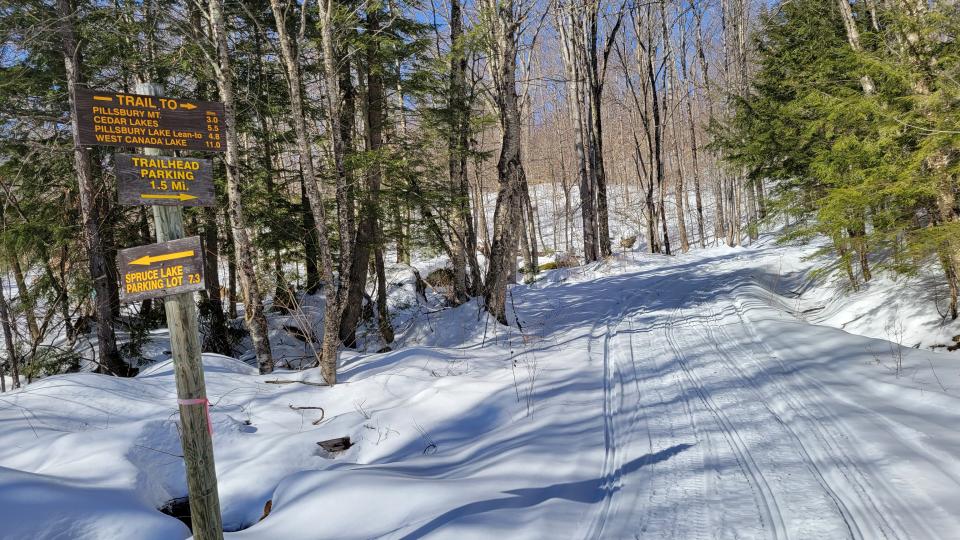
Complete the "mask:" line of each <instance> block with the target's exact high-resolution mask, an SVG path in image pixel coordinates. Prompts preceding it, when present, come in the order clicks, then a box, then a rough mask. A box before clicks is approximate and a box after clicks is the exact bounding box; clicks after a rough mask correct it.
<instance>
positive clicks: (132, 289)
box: [117, 236, 204, 302]
mask: <svg viewBox="0 0 960 540" xmlns="http://www.w3.org/2000/svg"><path fill="white" fill-rule="evenodd" d="M117 259H118V260H119V263H120V280H121V282H120V301H121V302H137V301H140V300H146V299H147V298H160V297H163V296H170V295H172V294H179V293H184V292H190V291H199V290H201V289H203V287H204V280H203V250H202V249H201V248H200V237H199V236H191V237H189V238H181V239H179V240H171V241H169V242H161V243H159V244H150V245H148V246H138V247H135V248H130V249H124V250H121V251H120V252H119V254H118V255H117Z"/></svg>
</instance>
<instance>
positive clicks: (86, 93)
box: [76, 88, 227, 152]
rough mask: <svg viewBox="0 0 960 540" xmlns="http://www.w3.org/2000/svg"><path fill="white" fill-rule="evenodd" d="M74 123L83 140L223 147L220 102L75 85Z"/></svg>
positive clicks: (203, 148) (97, 143) (214, 149)
mask: <svg viewBox="0 0 960 540" xmlns="http://www.w3.org/2000/svg"><path fill="white" fill-rule="evenodd" d="M76 102H77V124H78V125H79V127H80V144H83V145H85V146H87V145H89V146H138V147H142V148H165V149H170V150H201V151H206V152H224V151H226V146H227V145H226V142H225V141H224V140H222V139H221V132H220V130H221V129H222V128H221V126H223V119H224V112H223V103H219V102H215V101H193V100H186V99H175V98H168V97H159V96H145V95H139V94H120V93H116V92H96V91H92V90H87V89H82V88H77V90H76Z"/></svg>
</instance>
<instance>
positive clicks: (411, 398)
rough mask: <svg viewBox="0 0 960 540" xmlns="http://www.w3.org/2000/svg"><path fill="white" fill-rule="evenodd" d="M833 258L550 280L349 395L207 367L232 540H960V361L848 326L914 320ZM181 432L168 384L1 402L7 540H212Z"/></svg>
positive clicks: (78, 387) (411, 353)
mask: <svg viewBox="0 0 960 540" xmlns="http://www.w3.org/2000/svg"><path fill="white" fill-rule="evenodd" d="M811 252H812V251H811V248H802V249H801V248H789V247H780V246H776V245H774V244H773V243H772V242H771V241H769V240H764V241H761V242H759V243H758V244H757V245H755V246H752V247H749V248H738V249H729V248H712V249H706V250H700V251H698V252H695V253H690V254H686V255H682V256H677V257H662V256H653V255H645V254H639V253H627V254H621V255H617V256H615V257H612V258H610V259H608V260H606V261H604V262H601V263H596V264H593V265H588V266H585V267H580V268H573V269H563V270H557V271H552V272H548V273H544V274H542V275H541V277H540V279H539V280H538V281H536V282H535V283H534V284H532V285H518V286H516V287H514V288H513V289H512V291H513V293H512V299H511V305H512V308H513V309H512V313H511V320H513V321H515V322H516V321H519V323H520V328H517V327H516V325H514V327H512V328H509V329H507V328H505V327H501V326H497V325H494V324H493V323H491V322H490V321H489V320H488V319H487V318H486V317H483V316H482V315H481V312H480V311H479V310H478V309H477V306H476V304H475V303H472V304H467V305H465V306H461V307H459V308H455V309H446V310H442V311H438V312H433V310H424V311H421V313H426V314H428V315H427V316H426V317H418V318H413V319H409V320H408V322H407V323H405V325H401V326H400V327H399V329H400V334H399V339H398V348H397V349H396V350H394V351H391V352H386V353H381V354H359V353H345V354H344V358H343V364H342V366H341V368H340V381H341V382H340V383H339V384H338V385H337V386H335V387H333V388H328V387H318V386H313V385H304V384H296V383H294V384H272V383H270V382H269V381H276V380H279V379H285V380H302V381H312V382H316V381H319V380H320V377H319V373H317V372H316V370H304V371H281V372H278V373H275V374H272V375H266V376H261V375H258V374H256V372H255V370H254V369H253V368H251V367H249V366H248V365H247V364H245V363H243V362H241V361H239V360H235V359H231V358H226V357H219V356H216V355H205V358H204V360H205V361H204V363H205V370H206V378H207V386H208V393H209V396H210V400H211V403H212V407H211V411H210V412H211V418H212V424H213V430H214V434H213V439H214V447H215V454H216V459H217V471H218V477H219V487H220V497H221V504H222V511H223V517H224V525H225V527H227V528H228V529H229V530H231V531H235V532H231V533H229V534H228V535H227V536H228V538H237V539H239V538H284V539H299V538H302V539H315V538H336V539H366V538H396V539H399V538H422V537H429V538H450V539H457V540H466V539H473V538H476V539H490V538H510V539H525V538H530V539H551V540H553V539H561V538H577V539H579V538H587V539H594V538H610V539H633V538H651V539H661V538H676V539H693V538H717V537H719V538H791V537H792V538H846V537H852V538H871V539H872V538H902V539H914V538H956V537H957V536H956V535H957V531H960V510H958V507H957V504H956V501H957V499H958V496H960V459H958V458H960V432H958V431H957V430H956V426H957V425H960V363H958V362H957V357H956V356H955V355H954V354H950V353H942V352H933V351H930V350H927V349H926V347H927V346H928V345H929V344H925V345H924V348H913V347H909V346H908V347H901V346H899V345H897V344H893V343H891V342H890V341H887V340H882V339H875V338H871V337H865V336H858V335H854V334H851V333H848V332H845V331H844V330H841V329H838V328H834V327H831V326H828V325H827V324H832V321H833V322H835V321H839V320H841V319H843V320H844V321H849V320H856V321H860V322H859V323H858V324H860V325H862V326H863V328H866V329H867V330H865V331H864V332H863V333H867V334H869V329H870V328H874V329H879V328H889V326H888V325H886V324H885V323H882V322H876V321H878V320H880V319H881V315H882V314H883V313H882V312H883V309H881V308H882V307H883V306H884V305H886V304H888V303H889V302H887V301H886V300H884V299H883V298H880V299H876V298H875V299H874V300H873V303H872V304H870V305H869V306H868V305H867V304H866V302H867V300H866V298H868V297H869V296H870V293H868V292H861V293H858V294H859V296H856V297H855V298H854V300H855V301H854V300H851V301H849V302H848V301H846V300H845V299H844V297H841V296H840V295H839V294H838V293H837V292H836V290H835V288H831V287H833V286H832V285H829V284H828V283H826V282H822V281H821V282H814V281H811V280H810V279H809V271H810V269H811V267H812V264H813V263H811V262H810V261H809V260H808V259H806V258H805V257H806V256H807V255H809V254H810V253H811ZM897 290H899V291H900V293H899V294H900V296H903V295H904V290H905V289H903V287H902V286H901V287H900V288H899V289H898V288H897V285H896V284H895V283H893V282H891V283H888V284H887V285H880V286H878V288H877V289H875V291H874V292H875V293H876V291H886V292H887V293H891V294H892V292H896V291H897ZM831 291H832V292H831ZM891 291H892V292H891ZM873 296H877V294H874V295H873ZM841 305H843V306H848V307H846V308H844V307H838V306H841ZM850 305H854V306H856V307H855V310H857V312H856V313H851V312H850V309H852V308H849V306H850ZM927 305H929V304H927ZM931 309H932V308H931ZM816 317H819V318H816ZM831 317H832V318H831ZM868 320H872V321H874V322H873V323H872V325H871V324H867V322H865V321H868ZM812 321H816V322H821V323H826V324H819V325H818V324H813V323H812ZM839 325H840V323H837V324H835V326H839ZM951 330H952V329H951V327H949V326H944V327H937V328H932V327H931V325H930V324H928V323H926V322H925V323H923V324H921V323H917V322H910V321H907V322H906V323H901V324H900V325H899V327H898V328H897V329H896V332H897V336H898V337H901V338H903V339H899V340H898V341H900V342H903V343H908V344H913V341H916V342H917V344H919V343H920V342H924V343H927V342H930V341H931V340H933V341H935V340H937V339H940V337H942V336H948V335H949V334H950V333H951ZM876 331H877V332H879V331H881V330H876ZM938 336H940V337H938ZM911 340H913V341H911ZM297 407H322V408H323V411H320V410H317V409H297ZM176 420H177V414H176V405H175V389H174V382H173V376H172V366H171V364H170V362H169V361H165V362H159V363H157V364H155V365H154V366H152V367H149V368H147V369H145V370H143V371H142V372H141V374H140V375H139V376H138V377H136V378H134V379H117V378H110V377H106V376H101V375H95V374H83V373H81V374H70V375H62V376H56V377H50V378H47V379H44V380H41V381H39V382H35V383H33V384H30V385H28V386H27V387H26V388H24V389H23V390H20V391H18V392H14V393H8V394H4V395H2V396H0V425H2V426H3V428H2V429H0V538H142V539H148V538H157V539H161V538H162V539H167V538H178V539H179V538H184V537H187V536H189V531H188V529H187V528H186V527H185V526H184V525H183V524H182V523H181V522H179V521H177V520H176V519H173V518H171V517H168V516H166V515H164V514H162V513H160V512H159V511H157V510H156V509H157V508H158V507H159V506H161V505H162V504H163V503H164V502H165V501H167V500H170V499H173V498H176V497H182V496H184V495H185V494H186V487H185V481H184V478H183V464H182V461H181V459H180V458H179V457H178V456H179V440H178V434H177V422H176ZM316 420H320V421H319V422H318V423H317V424H316V425H314V422H315V421H316ZM346 435H349V436H350V437H351V439H352V441H353V442H354V445H353V446H352V447H351V448H349V449H348V450H346V451H344V452H341V453H338V454H336V455H330V454H326V453H325V452H324V451H322V450H320V449H319V447H318V446H317V444H316V443H317V442H318V441H322V440H325V439H330V438H333V437H339V436H346ZM268 500H271V501H272V511H271V512H270V514H269V515H268V516H267V517H265V518H264V519H262V520H260V518H261V515H262V514H263V508H264V503H265V502H266V501H268ZM258 520H259V521H258Z"/></svg>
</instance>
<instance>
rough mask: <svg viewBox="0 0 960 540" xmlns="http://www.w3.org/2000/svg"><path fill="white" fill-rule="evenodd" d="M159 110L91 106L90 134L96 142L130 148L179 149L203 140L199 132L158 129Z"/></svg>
mask: <svg viewBox="0 0 960 540" xmlns="http://www.w3.org/2000/svg"><path fill="white" fill-rule="evenodd" d="M159 118H160V112H159V111H141V110H137V109H123V108H120V107H97V106H95V107H93V132H94V136H95V137H96V138H97V141H99V142H104V143H123V144H129V145H130V146H152V145H164V146H181V147H183V148H186V147H187V139H198V140H199V139H203V133H200V132H198V131H179V130H172V129H165V128H164V129H161V128H160V127H159V126H160V122H159Z"/></svg>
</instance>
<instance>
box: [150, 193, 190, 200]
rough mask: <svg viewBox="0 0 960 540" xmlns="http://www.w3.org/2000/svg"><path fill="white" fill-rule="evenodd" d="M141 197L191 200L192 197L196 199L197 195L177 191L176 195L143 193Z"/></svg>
mask: <svg viewBox="0 0 960 540" xmlns="http://www.w3.org/2000/svg"><path fill="white" fill-rule="evenodd" d="M140 198H141V199H173V200H178V201H189V200H191V199H196V198H197V196H196V195H188V194H186V193H177V194H176V195H167V194H163V193H141V194H140Z"/></svg>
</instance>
